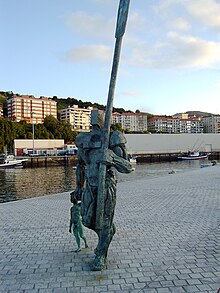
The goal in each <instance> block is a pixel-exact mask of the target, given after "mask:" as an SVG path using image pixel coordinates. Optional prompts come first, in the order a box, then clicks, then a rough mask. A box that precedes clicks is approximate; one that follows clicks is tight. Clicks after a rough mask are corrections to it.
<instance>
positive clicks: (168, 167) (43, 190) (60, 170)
mask: <svg viewBox="0 0 220 293" xmlns="http://www.w3.org/2000/svg"><path fill="white" fill-rule="evenodd" d="M206 162H207V160H206ZM202 163H204V161H179V162H171V163H167V162H166V163H165V162H164V163H146V164H135V165H134V167H135V171H134V172H132V173H131V174H120V173H117V178H118V182H124V181H132V180H137V179H141V178H152V177H158V176H164V175H167V174H168V173H169V172H170V171H172V170H173V171H174V172H175V173H178V172H186V171H187V170H190V169H198V168H200V166H201V164H202ZM75 182H76V170H75V169H73V168H72V167H71V166H69V167H64V166H58V167H50V168H33V169H29V168H27V169H8V170H0V203H2V202H7V201H13V200H20V199H24V198H31V197H36V196H42V195H47V194H55V193H61V192H66V191H70V190H73V189H74V188H75V184H76V183H75Z"/></svg>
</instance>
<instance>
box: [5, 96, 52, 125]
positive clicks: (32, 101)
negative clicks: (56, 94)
mask: <svg viewBox="0 0 220 293" xmlns="http://www.w3.org/2000/svg"><path fill="white" fill-rule="evenodd" d="M7 111H8V118H9V119H11V120H12V121H15V122H19V121H21V120H25V121H27V123H34V124H41V123H43V122H44V118H45V117H46V116H49V115H52V116H53V117H55V118H57V102H56V101H53V100H52V99H50V98H45V97H40V98H35V97H34V96H28V95H15V94H12V95H10V96H9V97H8V99H7Z"/></svg>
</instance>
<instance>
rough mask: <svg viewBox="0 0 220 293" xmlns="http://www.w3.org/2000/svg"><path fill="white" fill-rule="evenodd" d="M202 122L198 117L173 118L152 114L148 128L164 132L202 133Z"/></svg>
mask: <svg viewBox="0 0 220 293" xmlns="http://www.w3.org/2000/svg"><path fill="white" fill-rule="evenodd" d="M203 128H204V127H203V122H202V121H201V119H200V118H187V119H186V118H185V119H183V118H173V117H167V116H154V117H152V118H150V119H149V120H148V130H149V131H155V132H166V133H203V132H204V129H203Z"/></svg>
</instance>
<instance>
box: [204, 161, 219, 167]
mask: <svg viewBox="0 0 220 293" xmlns="http://www.w3.org/2000/svg"><path fill="white" fill-rule="evenodd" d="M216 164H217V161H216V160H213V161H211V162H210V163H207V164H201V165H200V167H201V168H205V167H211V166H215V165H216Z"/></svg>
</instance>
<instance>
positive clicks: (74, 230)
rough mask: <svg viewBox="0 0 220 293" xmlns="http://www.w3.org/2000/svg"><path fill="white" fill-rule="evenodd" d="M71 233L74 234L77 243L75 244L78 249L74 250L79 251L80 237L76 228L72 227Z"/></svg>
mask: <svg viewBox="0 0 220 293" xmlns="http://www.w3.org/2000/svg"><path fill="white" fill-rule="evenodd" d="M73 234H74V236H75V239H76V243H77V246H78V249H77V250H76V251H75V252H78V251H80V250H81V249H80V237H79V233H78V230H77V229H75V228H74V229H73Z"/></svg>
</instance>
